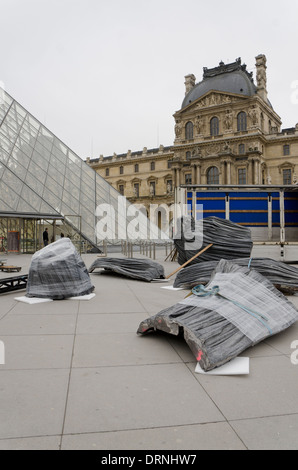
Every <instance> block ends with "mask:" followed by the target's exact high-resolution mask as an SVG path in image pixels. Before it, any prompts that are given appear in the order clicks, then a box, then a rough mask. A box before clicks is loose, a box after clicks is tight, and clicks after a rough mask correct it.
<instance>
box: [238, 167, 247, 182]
mask: <svg viewBox="0 0 298 470" xmlns="http://www.w3.org/2000/svg"><path fill="white" fill-rule="evenodd" d="M238 184H246V168H239V170H238Z"/></svg>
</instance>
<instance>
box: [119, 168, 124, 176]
mask: <svg viewBox="0 0 298 470" xmlns="http://www.w3.org/2000/svg"><path fill="white" fill-rule="evenodd" d="M123 173H124V168H123V166H120V175H123Z"/></svg>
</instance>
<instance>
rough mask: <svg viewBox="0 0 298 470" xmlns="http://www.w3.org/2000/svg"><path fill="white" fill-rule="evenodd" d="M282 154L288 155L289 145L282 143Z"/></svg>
mask: <svg viewBox="0 0 298 470" xmlns="http://www.w3.org/2000/svg"><path fill="white" fill-rule="evenodd" d="M284 155H290V146H289V145H284Z"/></svg>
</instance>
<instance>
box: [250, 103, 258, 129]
mask: <svg viewBox="0 0 298 470" xmlns="http://www.w3.org/2000/svg"><path fill="white" fill-rule="evenodd" d="M248 116H249V117H250V119H251V123H252V125H253V126H256V125H258V124H259V118H260V116H259V110H258V109H257V108H256V106H252V107H251V108H249V110H248Z"/></svg>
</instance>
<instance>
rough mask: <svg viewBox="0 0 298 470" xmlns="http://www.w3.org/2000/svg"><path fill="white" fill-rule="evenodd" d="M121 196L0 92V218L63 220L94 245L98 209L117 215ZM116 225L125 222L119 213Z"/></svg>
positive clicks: (2, 91)
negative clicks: (109, 208) (107, 208)
mask: <svg viewBox="0 0 298 470" xmlns="http://www.w3.org/2000/svg"><path fill="white" fill-rule="evenodd" d="M119 196H120V194H119V193H118V192H117V191H116V190H115V189H114V188H113V187H112V186H111V185H110V184H109V183H107V182H106V181H105V180H104V179H103V178H102V177H101V176H100V175H99V174H98V173H96V172H95V171H94V170H93V169H92V168H90V167H89V166H88V165H87V163H85V162H84V161H83V160H82V159H81V158H80V157H79V156H78V155H76V154H75V153H74V152H73V151H72V150H71V149H70V148H69V147H67V146H66V145H65V144H64V143H63V142H62V141H61V140H60V139H58V138H57V137H56V136H55V135H54V134H53V133H52V132H50V131H49V130H48V129H47V128H46V127H45V126H44V125H43V124H42V123H40V122H39V121H38V120H37V119H35V118H34V117H33V116H32V115H31V114H30V113H29V112H28V111H27V110H26V109H24V108H23V107H22V106H21V105H20V104H19V103H18V102H16V101H15V100H14V99H13V98H12V97H11V96H10V95H9V94H8V93H7V92H6V91H4V90H3V89H1V88H0V217H5V216H6V217H13V216H14V217H18V216H19V217H23V218H25V217H36V218H37V217H39V218H43V219H47V218H51V219H55V218H57V219H59V218H60V219H61V218H63V219H65V221H66V222H68V223H70V224H71V225H72V226H73V227H74V228H75V230H77V231H78V232H80V234H81V235H82V236H83V237H84V238H85V239H86V240H87V241H89V242H90V243H91V244H92V245H94V246H96V245H97V244H98V243H97V242H98V240H97V236H96V230H95V229H96V223H97V220H96V208H97V207H98V206H99V205H100V204H109V205H111V206H112V207H113V209H114V211H115V214H116V216H117V211H118V197H119ZM126 204H127V206H131V205H130V204H128V203H126ZM119 220H120V223H122V224H125V223H126V222H127V220H126V219H125V217H124V218H123V214H121V217H119ZM125 230H126V228H125V227H121V232H122V233H125V232H124V231H125ZM145 237H146V235H145V234H143V238H145ZM113 241H114V242H117V241H119V239H118V238H117V234H116V235H115V239H114V240H113Z"/></svg>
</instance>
